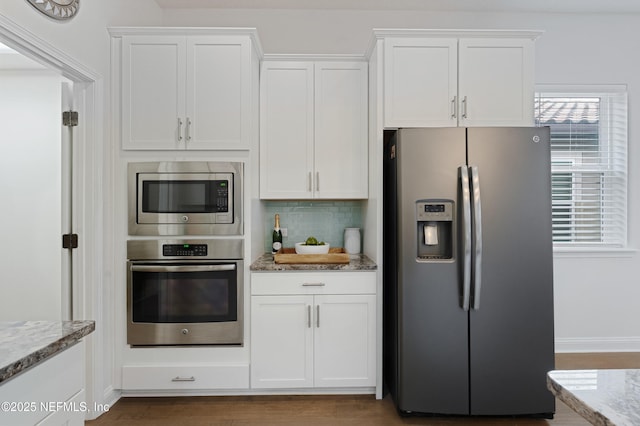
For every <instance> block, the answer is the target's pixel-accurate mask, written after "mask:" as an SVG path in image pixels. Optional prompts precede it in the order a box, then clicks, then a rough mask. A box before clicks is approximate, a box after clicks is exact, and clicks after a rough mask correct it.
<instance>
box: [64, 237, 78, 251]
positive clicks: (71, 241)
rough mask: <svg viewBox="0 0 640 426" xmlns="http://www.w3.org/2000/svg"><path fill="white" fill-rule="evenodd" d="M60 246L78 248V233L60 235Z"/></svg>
mask: <svg viewBox="0 0 640 426" xmlns="http://www.w3.org/2000/svg"><path fill="white" fill-rule="evenodd" d="M62 248H65V249H74V248H78V234H64V235H63V236H62Z"/></svg>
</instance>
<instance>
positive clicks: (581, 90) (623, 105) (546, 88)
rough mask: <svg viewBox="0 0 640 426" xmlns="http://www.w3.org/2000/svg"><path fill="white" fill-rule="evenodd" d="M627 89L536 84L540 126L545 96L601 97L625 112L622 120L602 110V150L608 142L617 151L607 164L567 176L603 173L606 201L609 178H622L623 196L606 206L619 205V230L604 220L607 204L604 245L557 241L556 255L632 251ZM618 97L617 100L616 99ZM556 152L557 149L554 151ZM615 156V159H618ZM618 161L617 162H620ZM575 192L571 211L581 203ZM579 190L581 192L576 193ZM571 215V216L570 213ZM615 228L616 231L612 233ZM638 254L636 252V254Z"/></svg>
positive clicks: (556, 159) (560, 159) (559, 158)
mask: <svg viewBox="0 0 640 426" xmlns="http://www.w3.org/2000/svg"><path fill="white" fill-rule="evenodd" d="M627 93H628V92H627V86H626V85H549V84H546V85H536V87H535V96H534V99H535V101H534V102H535V103H536V105H535V107H534V110H535V121H536V124H537V125H545V124H544V123H541V122H540V111H539V107H540V103H539V102H538V100H539V99H540V98H541V97H542V98H544V97H550V96H554V97H569V98H571V97H575V98H587V97H600V98H603V97H605V98H607V99H608V100H609V102H606V105H605V103H602V104H601V105H605V108H609V107H610V105H611V102H617V103H616V108H620V110H621V111H623V113H624V114H623V117H618V120H615V121H614V119H613V118H611V117H612V116H611V113H612V111H611V110H608V109H604V110H602V111H601V114H600V116H599V120H598V135H599V147H600V151H599V152H602V145H600V144H602V143H606V144H607V145H606V149H607V150H608V151H607V152H608V153H611V152H613V151H612V150H615V152H614V153H613V155H611V156H608V157H607V159H606V162H602V161H600V162H598V164H594V167H593V169H592V170H580V169H579V168H575V167H574V168H573V169H571V167H569V168H568V170H567V171H566V173H568V174H569V175H570V176H571V179H572V180H575V178H576V174H579V173H585V174H591V173H594V174H595V173H598V170H599V171H600V172H599V173H600V179H601V180H602V181H603V183H602V184H601V186H600V188H601V189H600V192H599V196H600V198H601V199H602V197H603V196H605V194H606V192H605V190H606V189H608V186H607V183H606V180H607V179H609V175H611V174H615V175H618V176H621V177H619V178H618V179H620V182H619V183H618V184H617V185H616V186H617V187H618V188H623V190H621V191H619V193H620V197H622V199H620V197H618V198H617V199H616V200H615V201H613V202H607V204H606V206H611V205H615V206H617V207H618V210H619V211H620V213H619V215H620V217H621V218H622V219H621V220H619V221H618V222H621V223H620V224H618V225H616V227H613V228H611V227H610V226H609V225H608V224H607V222H606V220H608V219H605V218H604V217H605V216H606V212H605V208H604V207H606V206H605V205H603V206H604V207H603V206H601V207H600V210H599V211H600V219H599V220H600V222H601V224H603V226H604V228H603V229H602V231H603V232H604V233H605V234H603V238H602V239H601V240H602V241H600V242H597V243H595V242H588V243H587V242H579V241H575V240H574V238H573V237H572V241H571V242H562V241H557V240H554V242H553V249H554V253H567V254H603V253H607V254H611V255H616V253H621V252H631V251H630V250H629V247H628V244H629V236H628V197H629V191H628V147H629V140H628V98H627ZM614 97H616V99H615V100H613V98H614ZM613 130H615V131H616V135H615V138H616V139H612V138H611V135H612V131H613ZM552 152H553V149H552ZM571 157H572V156H571V155H567V156H566V157H564V158H563V157H562V156H561V155H558V156H553V155H552V159H551V160H552V163H553V162H570V161H572V159H571ZM614 157H615V158H614ZM616 160H617V161H616ZM552 173H553V174H558V175H559V174H560V173H565V171H564V170H562V171H561V170H557V169H556V170H554V166H553V165H552ZM571 191H572V200H571V201H570V202H567V207H568V208H569V209H570V211H573V209H574V208H576V205H577V203H578V200H577V197H576V193H577V192H579V190H578V188H577V187H576V186H573V185H572V187H571ZM576 191H577V192H576ZM570 214H571V213H570ZM569 227H570V228H571V232H572V233H573V232H575V231H576V229H577V227H576V224H575V222H574V223H572V224H570V225H569ZM611 229H614V231H611ZM610 235H614V236H616V237H617V239H616V241H615V242H608V241H607V239H608V237H609V236H610ZM633 252H635V250H634V251H633Z"/></svg>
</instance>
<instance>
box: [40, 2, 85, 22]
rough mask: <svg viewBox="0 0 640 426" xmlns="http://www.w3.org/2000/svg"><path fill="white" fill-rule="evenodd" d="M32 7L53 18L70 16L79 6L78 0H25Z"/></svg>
mask: <svg viewBox="0 0 640 426" xmlns="http://www.w3.org/2000/svg"><path fill="white" fill-rule="evenodd" d="M27 1H28V2H29V3H30V4H31V5H32V6H33V7H35V8H36V9H38V10H39V11H40V12H42V13H44V14H45V15H47V16H49V17H51V18H53V19H61V20H62V19H69V18H72V17H73V16H74V15H75V14H76V13H77V12H78V8H79V7H80V4H79V3H80V0H27Z"/></svg>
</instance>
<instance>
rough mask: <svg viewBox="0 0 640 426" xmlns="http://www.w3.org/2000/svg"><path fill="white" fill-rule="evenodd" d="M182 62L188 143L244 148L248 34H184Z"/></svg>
mask: <svg viewBox="0 0 640 426" xmlns="http://www.w3.org/2000/svg"><path fill="white" fill-rule="evenodd" d="M186 64H187V66H186V69H187V75H186V88H187V95H186V117H185V121H186V123H185V132H186V133H185V139H186V144H187V148H188V149H213V148H215V149H246V148H249V145H250V130H251V116H250V114H251V46H250V42H249V39H248V38H247V37H232V36H226V37H224V36H215V37H211V36H200V37H188V38H187V57H186Z"/></svg>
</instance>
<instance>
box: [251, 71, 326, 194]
mask: <svg viewBox="0 0 640 426" xmlns="http://www.w3.org/2000/svg"><path fill="white" fill-rule="evenodd" d="M313 133H314V130H313V63H311V62H279V61H273V62H266V61H265V62H263V63H262V71H261V73H260V198H266V199H305V198H311V197H312V191H311V188H312V182H311V179H312V173H313Z"/></svg>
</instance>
